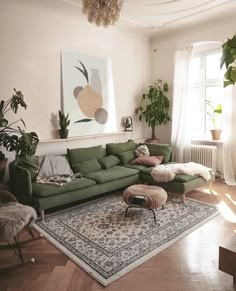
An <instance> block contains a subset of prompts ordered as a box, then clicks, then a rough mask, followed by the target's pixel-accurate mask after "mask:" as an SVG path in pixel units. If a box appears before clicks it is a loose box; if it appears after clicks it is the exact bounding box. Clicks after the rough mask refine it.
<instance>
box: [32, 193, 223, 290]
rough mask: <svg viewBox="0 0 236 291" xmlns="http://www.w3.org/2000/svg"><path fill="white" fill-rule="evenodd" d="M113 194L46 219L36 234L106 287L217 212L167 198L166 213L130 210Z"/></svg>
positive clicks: (175, 198) (188, 201) (189, 201)
mask: <svg viewBox="0 0 236 291" xmlns="http://www.w3.org/2000/svg"><path fill="white" fill-rule="evenodd" d="M125 209H126V204H125V203H124V202H123V199H122V194H120V193H118V194H112V195H109V196H106V197H103V198H100V199H97V200H94V201H91V202H88V203H84V204H81V205H79V206H76V207H73V208H70V209H67V210H63V211H60V212H57V213H53V214H50V215H48V216H46V218H45V221H44V222H41V221H37V222H36V225H35V229H36V230H38V231H39V232H40V233H42V234H43V235H44V236H45V238H46V239H47V240H49V241H50V242H51V243H52V244H53V245H55V246H56V247H57V248H58V249H60V250H61V251H62V252H63V253H64V254H66V255H67V256H68V257H69V258H70V259H71V260H73V261H74V262H75V263H77V264H78V265H79V266H80V267H81V268H83V269H84V270H85V271H87V272H88V273H89V274H90V275H91V276H92V277H94V278H95V279H96V280H98V281H99V282H100V283H101V284H103V285H104V286H106V285H108V284H110V283H112V282H113V281H115V280H117V279H118V278H120V277H121V276H123V275H125V274H126V273H128V272H129V271H131V270H132V269H134V268H135V267H137V266H139V265H140V264H142V263H143V262H145V261H146V260H148V259H149V258H151V257H153V256H154V255H156V254H157V253H159V252H160V251H162V250H164V249H165V248H167V247H168V246H170V245H172V244H173V243H175V242H176V241H178V240H180V239H181V238H183V237H184V236H186V235H187V234H189V233H190V232H192V231H193V230H194V229H196V228H198V227H199V226H200V225H202V224H204V223H206V221H208V220H210V219H212V218H213V217H215V216H216V215H217V214H218V213H219V212H218V209H217V207H215V206H213V205H209V204H206V203H202V202H198V201H196V200H192V199H187V198H186V204H183V203H181V202H180V198H179V197H178V196H174V195H169V196H168V201H167V203H166V205H165V208H164V210H161V209H160V210H159V209H157V210H155V213H156V218H157V222H154V219H153V213H152V212H151V211H149V210H147V209H137V208H136V209H134V208H131V209H129V212H128V216H127V217H124V212H125Z"/></svg>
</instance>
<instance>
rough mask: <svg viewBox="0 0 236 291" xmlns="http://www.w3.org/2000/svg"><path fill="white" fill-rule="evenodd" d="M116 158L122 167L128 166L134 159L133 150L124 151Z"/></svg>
mask: <svg viewBox="0 0 236 291" xmlns="http://www.w3.org/2000/svg"><path fill="white" fill-rule="evenodd" d="M118 158H119V159H120V160H121V163H122V164H123V165H125V164H128V163H129V162H131V161H133V160H134V159H135V158H136V155H135V152H134V150H132V151H126V152H123V153H119V154H118Z"/></svg>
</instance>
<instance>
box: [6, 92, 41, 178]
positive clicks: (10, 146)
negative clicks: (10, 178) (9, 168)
mask: <svg viewBox="0 0 236 291" xmlns="http://www.w3.org/2000/svg"><path fill="white" fill-rule="evenodd" d="M19 106H21V107H23V108H25V109H26V107H27V105H26V103H25V100H24V96H23V94H22V93H21V92H20V91H17V90H16V89H14V93H13V95H12V96H11V97H10V98H9V99H8V100H6V101H5V100H1V101H0V169H1V171H0V182H2V179H3V175H4V171H5V167H4V165H5V166H6V161H7V159H6V158H5V153H4V150H5V151H8V152H14V153H15V155H16V158H24V157H27V156H32V155H34V153H35V152H36V149H37V145H38V142H39V139H38V135H37V134H36V133H35V132H25V130H24V129H22V128H21V127H20V126H17V127H15V126H14V125H15V124H17V123H21V124H22V125H23V127H25V122H24V121H23V120H22V119H18V120H16V121H14V122H10V123H9V121H8V118H7V113H8V112H10V111H12V112H13V113H15V114H16V113H17V112H18V109H19ZM3 164H4V165H3Z"/></svg>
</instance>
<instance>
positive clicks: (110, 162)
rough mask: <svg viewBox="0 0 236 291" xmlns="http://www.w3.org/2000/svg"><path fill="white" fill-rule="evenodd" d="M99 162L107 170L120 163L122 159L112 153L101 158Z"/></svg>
mask: <svg viewBox="0 0 236 291" xmlns="http://www.w3.org/2000/svg"><path fill="white" fill-rule="evenodd" d="M98 162H99V163H100V165H101V166H102V168H103V169H104V170H107V169H110V168H112V167H114V166H116V165H118V164H119V163H120V160H119V159H118V158H117V157H116V156H114V155H110V156H107V157H104V158H101V159H99V160H98Z"/></svg>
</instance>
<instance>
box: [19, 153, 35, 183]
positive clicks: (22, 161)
mask: <svg viewBox="0 0 236 291" xmlns="http://www.w3.org/2000/svg"><path fill="white" fill-rule="evenodd" d="M16 164H17V165H19V166H21V167H22V168H24V169H26V170H28V171H29V172H30V176H31V179H32V181H33V180H34V179H35V178H36V176H37V174H38V170H39V157H38V156H32V157H25V158H18V159H17V161H16Z"/></svg>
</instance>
